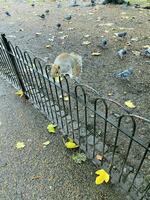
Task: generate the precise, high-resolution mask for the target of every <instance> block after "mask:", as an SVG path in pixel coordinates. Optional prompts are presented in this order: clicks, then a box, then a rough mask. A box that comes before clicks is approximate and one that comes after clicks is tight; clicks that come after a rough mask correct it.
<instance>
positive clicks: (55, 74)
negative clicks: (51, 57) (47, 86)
mask: <svg viewBox="0 0 150 200" xmlns="http://www.w3.org/2000/svg"><path fill="white" fill-rule="evenodd" d="M51 76H52V77H53V78H55V77H58V76H61V71H60V66H59V65H56V64H53V65H52V67H51Z"/></svg>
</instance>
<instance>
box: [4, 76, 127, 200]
mask: <svg viewBox="0 0 150 200" xmlns="http://www.w3.org/2000/svg"><path fill="white" fill-rule="evenodd" d="M48 123H49V121H48V120H47V119H46V118H45V117H44V116H43V115H42V114H41V113H40V112H39V111H38V110H36V109H35V108H34V107H33V105H31V104H30V103H29V102H27V101H26V100H25V99H22V98H20V97H18V96H16V95H15V89H14V88H13V87H12V86H11V85H9V84H8V83H7V82H6V81H4V80H3V79H1V78H0V200H10V199H11V200H53V199H54V200H77V199H78V200H80V199H82V200H106V199H109V200H121V199H125V198H122V197H121V195H119V194H118V192H117V191H116V190H114V187H113V186H112V185H111V184H108V185H102V186H96V185H95V170H96V168H95V167H94V166H93V164H92V163H91V162H90V161H86V162H85V163H83V164H76V163H74V161H73V160H72V159H71V155H73V152H70V151H68V150H66V149H65V147H64V144H63V142H62V137H61V134H60V133H59V132H57V133H56V134H55V135H50V134H49V133H48V132H47V129H46V127H47V125H48ZM47 140H49V141H50V144H49V145H47V146H46V147H45V148H44V147H43V143H44V142H45V141H47ZM18 141H21V142H24V143H25V147H24V148H23V149H21V150H19V149H17V148H16V147H15V146H16V143H17V142H18Z"/></svg>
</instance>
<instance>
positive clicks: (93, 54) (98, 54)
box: [91, 52, 101, 56]
mask: <svg viewBox="0 0 150 200" xmlns="http://www.w3.org/2000/svg"><path fill="white" fill-rule="evenodd" d="M91 55H92V56H100V55H101V53H100V52H93V53H92V54H91Z"/></svg>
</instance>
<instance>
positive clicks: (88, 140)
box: [87, 135, 98, 145]
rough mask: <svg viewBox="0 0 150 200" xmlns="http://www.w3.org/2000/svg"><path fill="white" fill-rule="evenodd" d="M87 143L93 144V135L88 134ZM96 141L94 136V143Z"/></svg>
mask: <svg viewBox="0 0 150 200" xmlns="http://www.w3.org/2000/svg"><path fill="white" fill-rule="evenodd" d="M87 142H88V144H89V145H94V136H93V135H90V136H89V137H88V139H87ZM97 142H98V138H95V144H96V143H97Z"/></svg>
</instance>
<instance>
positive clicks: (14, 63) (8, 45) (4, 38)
mask: <svg viewBox="0 0 150 200" xmlns="http://www.w3.org/2000/svg"><path fill="white" fill-rule="evenodd" d="M1 37H2V41H3V44H4V47H5V49H6V50H7V51H6V53H7V55H8V57H9V59H10V62H11V64H12V67H13V69H14V71H15V74H16V77H17V79H18V83H19V86H20V87H21V89H22V91H23V93H25V91H26V89H25V86H24V83H23V81H22V79H21V76H20V73H19V71H18V67H17V63H16V60H15V57H14V56H13V52H12V50H11V47H10V44H9V42H8V40H7V39H6V36H5V34H4V33H2V34H1ZM25 98H26V99H27V98H28V97H27V96H26V95H25Z"/></svg>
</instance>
